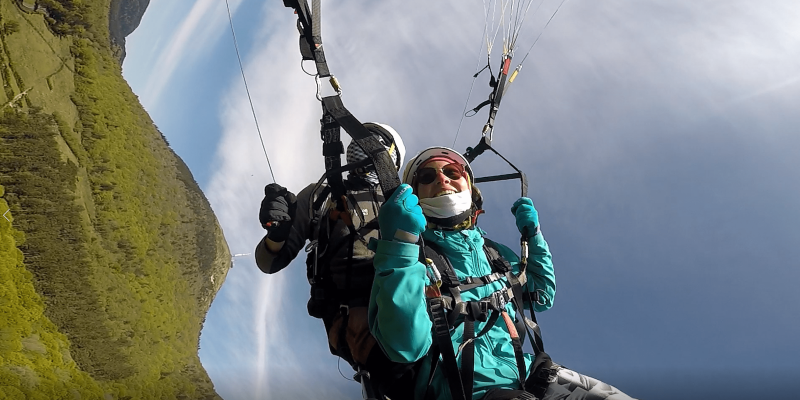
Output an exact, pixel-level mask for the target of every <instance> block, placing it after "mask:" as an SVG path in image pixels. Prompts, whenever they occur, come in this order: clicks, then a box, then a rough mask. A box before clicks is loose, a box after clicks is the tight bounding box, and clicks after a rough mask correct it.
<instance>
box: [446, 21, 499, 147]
mask: <svg viewBox="0 0 800 400" xmlns="http://www.w3.org/2000/svg"><path fill="white" fill-rule="evenodd" d="M486 29H487V28H486V26H485V25H484V27H483V31H484V33H486ZM482 50H483V45H481V46H480V47H479V48H478V62H476V63H475V69H478V65H480V63H481V51H482ZM487 67H488V68H489V73H490V74H491V73H492V72H491V71H492V67H491V65H490V64H488V63H487V64H486V67H484V68H483V69H481V70H480V71H478V73H476V74H475V75H473V76H472V84H470V85H469V94H467V101H465V102H464V110H463V111H461V119H460V120H458V129H456V137H454V138H453V146H452V147H453V148H455V147H456V140H458V134H459V132H461V124H463V123H464V116H465V115H466V113H467V107H468V106H469V98H470V97H471V96H472V89H473V88H474V87H475V79H478V75H479V74H480V73H481V71H483V70H484V69H486V68H487Z"/></svg>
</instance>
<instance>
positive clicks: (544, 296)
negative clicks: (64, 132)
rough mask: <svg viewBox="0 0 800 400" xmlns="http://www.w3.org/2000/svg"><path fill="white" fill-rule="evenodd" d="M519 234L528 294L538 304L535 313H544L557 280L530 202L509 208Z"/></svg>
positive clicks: (516, 203)
mask: <svg viewBox="0 0 800 400" xmlns="http://www.w3.org/2000/svg"><path fill="white" fill-rule="evenodd" d="M511 213H513V214H514V218H515V219H516V223H517V228H518V229H519V231H520V233H522V234H523V235H525V236H527V239H528V266H527V270H526V273H527V277H528V285H527V286H528V290H529V291H530V292H531V293H533V292H534V291H536V292H537V293H538V296H539V301H538V302H537V303H536V304H535V305H534V310H535V311H545V310H548V309H549V308H550V307H552V306H553V301H554V300H555V296H556V276H555V272H554V270H553V260H552V256H551V254H550V248H549V247H548V245H547V242H546V241H545V240H544V235H543V234H542V232H541V230H540V229H539V213H538V212H537V211H536V208H535V207H534V206H533V201H532V200H531V199H529V198H527V197H521V198H519V199H518V200H517V201H516V202H514V205H513V206H512V207H511Z"/></svg>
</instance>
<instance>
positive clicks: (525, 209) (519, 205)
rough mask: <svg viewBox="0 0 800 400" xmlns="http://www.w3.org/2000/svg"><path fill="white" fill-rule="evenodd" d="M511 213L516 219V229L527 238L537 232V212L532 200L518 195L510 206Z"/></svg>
mask: <svg viewBox="0 0 800 400" xmlns="http://www.w3.org/2000/svg"><path fill="white" fill-rule="evenodd" d="M511 213H512V214H514V218H516V219H517V229H519V232H520V233H522V234H523V235H525V236H527V237H528V238H532V237H534V236H536V234H537V233H539V213H538V212H537V211H536V207H534V206H533V200H531V199H529V198H527V197H520V198H519V199H518V200H517V201H515V202H514V205H513V206H511Z"/></svg>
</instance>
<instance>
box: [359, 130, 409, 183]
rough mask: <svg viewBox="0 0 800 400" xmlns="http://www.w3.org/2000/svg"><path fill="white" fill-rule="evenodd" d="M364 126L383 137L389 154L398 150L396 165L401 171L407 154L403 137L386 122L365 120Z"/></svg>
mask: <svg viewBox="0 0 800 400" xmlns="http://www.w3.org/2000/svg"><path fill="white" fill-rule="evenodd" d="M364 127H365V128H367V130H369V131H370V132H372V133H374V134H377V135H378V136H379V137H380V138H381V139H383V143H384V145H385V146H386V147H387V148H388V151H389V156H391V155H392V154H391V153H392V151H397V159H396V160H395V163H396V165H395V166H396V167H397V170H398V171H400V168H402V166H403V157H405V156H406V146H405V145H404V144H403V138H401V137H400V135H399V134H398V133H397V131H395V130H394V128H392V127H391V126H389V125H386V124H381V123H378V122H365V123H364ZM392 158H394V157H392Z"/></svg>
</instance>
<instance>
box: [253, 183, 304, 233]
mask: <svg viewBox="0 0 800 400" xmlns="http://www.w3.org/2000/svg"><path fill="white" fill-rule="evenodd" d="M296 211H297V196H295V195H294V193H292V192H290V191H289V190H287V189H286V188H285V187H283V186H281V185H278V184H277V183H270V184H269V185H267V186H266V187H264V200H261V210H260V211H259V212H258V220H259V221H260V222H261V226H262V227H264V229H267V230H269V233H268V234H267V238H268V239H269V240H272V241H273V242H283V241H285V240H286V238H287V237H289V231H290V230H291V229H292V221H293V220H294V214H295V212H296ZM276 222H277V224H276ZM267 224H269V226H268V225H267ZM276 225H277V226H276Z"/></svg>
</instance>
